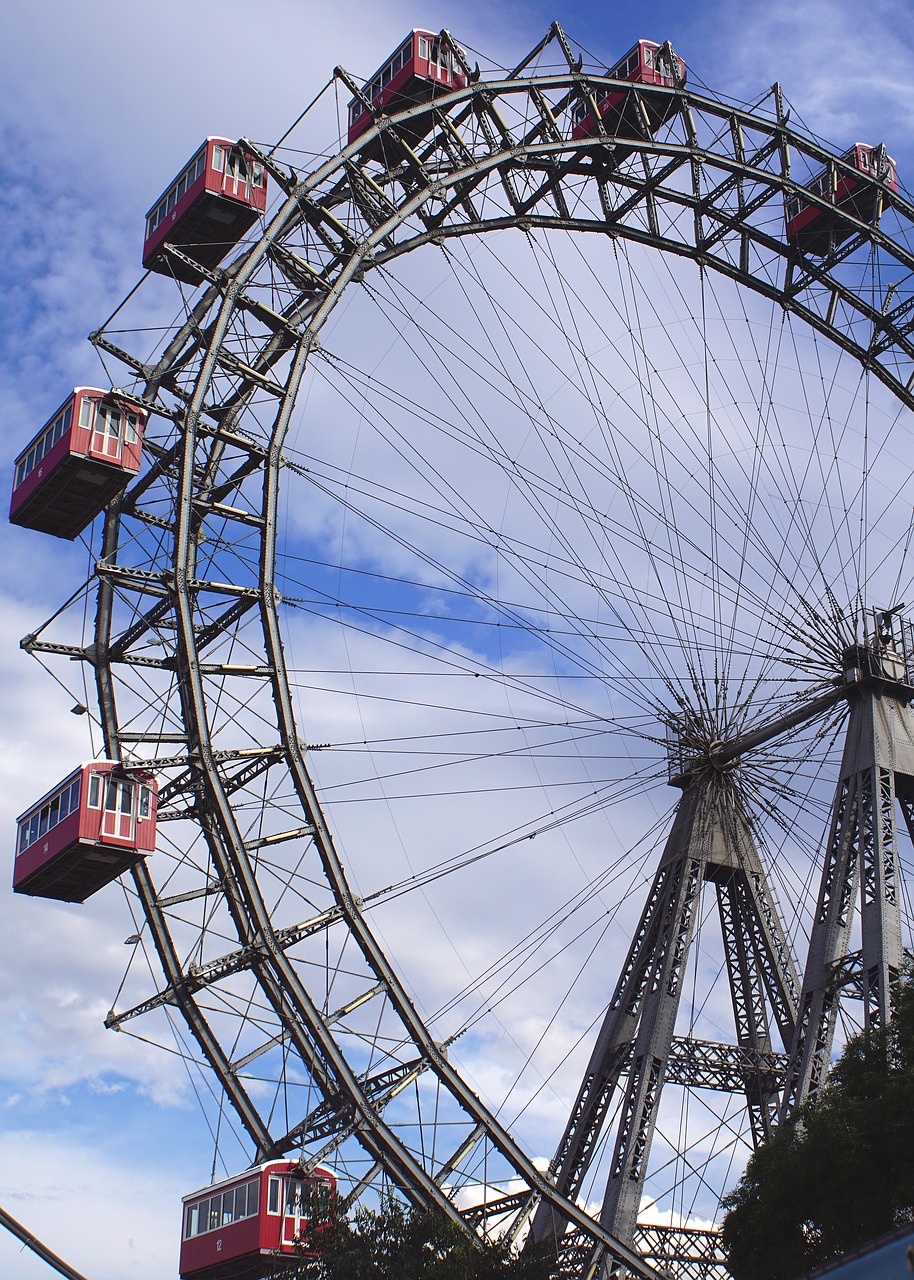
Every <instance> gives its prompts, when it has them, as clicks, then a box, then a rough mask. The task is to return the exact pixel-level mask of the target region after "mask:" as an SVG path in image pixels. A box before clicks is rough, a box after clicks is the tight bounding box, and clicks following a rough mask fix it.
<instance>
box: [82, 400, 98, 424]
mask: <svg viewBox="0 0 914 1280" xmlns="http://www.w3.org/2000/svg"><path fill="white" fill-rule="evenodd" d="M94 416H95V403H94V401H92V400H88V399H85V398H83V399H82V400H81V401H80V404H79V425H80V426H81V427H91V426H92V420H93V418H94Z"/></svg>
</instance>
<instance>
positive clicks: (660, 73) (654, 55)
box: [571, 40, 686, 140]
mask: <svg viewBox="0 0 914 1280" xmlns="http://www.w3.org/2000/svg"><path fill="white" fill-rule="evenodd" d="M606 74H607V75H608V76H610V77H611V78H612V79H613V80H630V81H631V83H632V84H637V85H643V86H644V87H645V89H647V90H649V89H650V86H651V85H659V86H660V87H662V88H665V89H675V88H678V87H679V86H680V85H683V84H685V79H686V68H685V63H684V62H683V60H682V58H680V57H678V56H677V54H676V53H674V52H673V48H672V46H671V45H670V44H669V43H667V44H662V45H661V44H657V43H656V42H655V41H653V40H639V41H638V43H637V44H636V45H635V46H634V48H632V49H630V50H629V51H628V53H627V54H626V55H625V57H624V58H622V59H620V61H619V62H617V63H616V65H615V66H614V67H612V68H611V69H610V70H609V71H607V73H606ZM639 96H640V99H641V103H642V105H643V106H644V108H645V110H646V112H647V116H648V119H649V121H650V125H651V130H652V132H656V131H657V130H658V129H659V128H660V126H661V125H662V124H664V123H665V122H666V121H667V120H668V119H669V118H670V116H671V115H673V113H674V112H675V111H676V108H677V104H676V100H675V99H674V98H673V97H671V96H669V95H667V94H651V93H650V92H642V93H641V94H640V95H639ZM596 104H597V110H598V111H599V113H600V118H601V119H602V121H603V124H604V127H605V129H606V131H607V133H611V134H613V135H615V136H616V137H623V138H625V137H630V138H643V137H644V125H643V123H642V121H641V119H640V118H639V116H640V113H638V111H637V108H636V106H635V103H634V101H633V100H632V97H631V94H630V93H629V91H628V90H627V89H610V90H609V91H608V92H607V93H606V94H604V95H603V96H602V97H598V98H597V100H596ZM596 131H597V120H596V117H595V116H594V114H593V108H592V107H591V106H590V104H589V102H587V101H582V102H576V103H575V105H574V106H573V107H572V109H571V136H572V138H573V139H575V140H577V139H578V138H590V137H591V136H592V135H593V134H594V133H596Z"/></svg>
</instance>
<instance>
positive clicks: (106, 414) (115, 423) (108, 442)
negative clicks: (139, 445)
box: [90, 404, 124, 462]
mask: <svg viewBox="0 0 914 1280" xmlns="http://www.w3.org/2000/svg"><path fill="white" fill-rule="evenodd" d="M90 448H91V451H92V453H93V454H94V455H95V457H96V458H104V459H105V460H106V461H108V462H120V461H121V457H122V455H123V452H124V432H123V421H122V419H121V414H120V412H119V410H118V409H116V408H115V407H114V406H113V405H107V404H100V405H99V406H98V408H97V409H96V411H95V424H94V425H93V427H92V443H91V445H90Z"/></svg>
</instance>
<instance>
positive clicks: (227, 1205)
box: [222, 1191, 235, 1227]
mask: <svg viewBox="0 0 914 1280" xmlns="http://www.w3.org/2000/svg"><path fill="white" fill-rule="evenodd" d="M234 1221H235V1192H234V1191H223V1193H222V1225H223V1226H224V1227H228V1226H231V1224H232V1223H233V1222H234Z"/></svg>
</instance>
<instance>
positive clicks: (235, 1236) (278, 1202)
mask: <svg viewBox="0 0 914 1280" xmlns="http://www.w3.org/2000/svg"><path fill="white" fill-rule="evenodd" d="M335 1193H336V1179H335V1178H334V1176H333V1174H332V1173H331V1172H330V1170H329V1169H322V1168H320V1166H318V1167H317V1168H315V1169H312V1170H311V1171H310V1173H308V1174H303V1173H302V1169H301V1166H300V1165H299V1164H297V1163H295V1162H293V1161H291V1160H269V1161H267V1163H266V1164H261V1165H256V1166H255V1167H254V1168H253V1169H248V1170H247V1172H246V1173H242V1174H239V1175H238V1176H236V1177H234V1178H227V1179H226V1180H225V1181H224V1182H217V1183H216V1184H215V1185H214V1186H211V1187H206V1188H205V1189H204V1190H202V1191H195V1192H194V1193H193V1194H192V1195H189V1196H185V1197H184V1228H183V1231H182V1234H181V1259H180V1264H179V1271H180V1273H181V1277H182V1280H254V1278H255V1277H258V1278H259V1277H260V1276H262V1275H263V1274H264V1272H265V1271H266V1269H267V1267H268V1266H269V1265H274V1264H276V1263H277V1262H280V1263H281V1260H282V1259H283V1258H285V1259H287V1260H288V1261H289V1262H290V1263H291V1262H295V1261H296V1260H299V1259H300V1258H301V1256H302V1253H304V1254H305V1255H306V1256H308V1257H314V1256H316V1254H317V1252H318V1249H319V1247H320V1239H319V1237H320V1233H321V1225H322V1224H321V1223H315V1222H312V1221H311V1220H310V1218H309V1216H308V1215H309V1213H310V1212H311V1210H312V1208H313V1205H314V1203H315V1201H317V1203H319V1204H321V1205H322V1204H323V1202H324V1199H326V1212H327V1215H328V1217H327V1219H323V1220H322V1221H323V1222H324V1223H326V1221H327V1220H328V1219H329V1215H330V1214H331V1213H332V1212H333V1200H334V1197H335Z"/></svg>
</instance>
